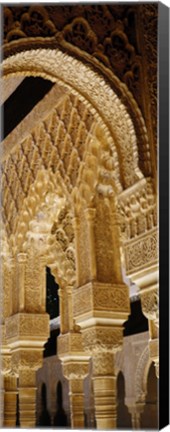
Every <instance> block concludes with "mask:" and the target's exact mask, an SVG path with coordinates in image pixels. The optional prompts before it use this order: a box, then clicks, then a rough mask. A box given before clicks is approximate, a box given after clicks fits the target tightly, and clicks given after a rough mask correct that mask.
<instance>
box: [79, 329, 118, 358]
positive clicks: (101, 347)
mask: <svg viewBox="0 0 170 432" xmlns="http://www.w3.org/2000/svg"><path fill="white" fill-rule="evenodd" d="M121 343H122V329H121V328H120V327H119V328H114V327H109V326H103V327H102V326H96V327H95V328H88V329H86V330H84V331H83V344H84V347H85V349H86V350H88V351H90V352H101V351H108V350H110V351H111V352H114V351H115V350H117V349H118V348H120V345H121Z"/></svg>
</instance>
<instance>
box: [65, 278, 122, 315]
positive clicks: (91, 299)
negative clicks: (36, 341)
mask: <svg viewBox="0 0 170 432" xmlns="http://www.w3.org/2000/svg"><path fill="white" fill-rule="evenodd" d="M128 289H129V288H128V287H127V286H126V285H123V284H122V286H121V285H119V284H118V285H114V284H107V283H100V282H91V283H88V284H86V285H84V286H82V287H79V288H75V289H74V290H73V311H74V316H79V315H84V314H86V313H89V314H90V315H91V316H93V313H94V314H96V313H97V311H107V312H109V311H110V312H113V313H114V312H124V313H128V312H129V294H128Z"/></svg>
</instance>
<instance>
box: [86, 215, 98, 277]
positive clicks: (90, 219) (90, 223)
mask: <svg viewBox="0 0 170 432" xmlns="http://www.w3.org/2000/svg"><path fill="white" fill-rule="evenodd" d="M95 216H96V209H94V208H87V209H86V210H85V218H86V221H87V234H88V242H89V262H90V268H89V272H90V280H94V279H96V275H97V268H96V252H95V236H94V225H95Z"/></svg>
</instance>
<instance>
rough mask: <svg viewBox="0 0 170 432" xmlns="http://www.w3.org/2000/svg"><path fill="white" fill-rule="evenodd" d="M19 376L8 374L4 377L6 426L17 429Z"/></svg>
mask: <svg viewBox="0 0 170 432" xmlns="http://www.w3.org/2000/svg"><path fill="white" fill-rule="evenodd" d="M17 393H18V391H17V376H16V375H15V374H12V373H11V374H8V375H5V376H4V426H5V427H13V428H15V427H16V409H17Z"/></svg>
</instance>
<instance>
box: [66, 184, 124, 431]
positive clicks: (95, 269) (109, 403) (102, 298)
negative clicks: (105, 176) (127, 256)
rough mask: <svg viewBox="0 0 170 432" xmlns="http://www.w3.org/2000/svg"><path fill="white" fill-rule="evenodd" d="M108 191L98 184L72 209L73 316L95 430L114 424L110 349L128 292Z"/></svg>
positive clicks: (118, 337) (115, 345) (119, 337)
mask: <svg viewBox="0 0 170 432" xmlns="http://www.w3.org/2000/svg"><path fill="white" fill-rule="evenodd" d="M100 186H101V185H100ZM110 190H111V189H110V188H109V187H108V186H106V187H103V188H102V186H101V187H98V193H97V194H96V195H95V199H94V200H92V197H93V194H92V195H91V196H90V193H89V195H88V197H89V200H88V205H87V207H86V208H85V205H84V204H82V208H80V206H79V207H77V209H76V214H78V217H77V218H76V219H77V220H78V221H79V224H78V223H77V225H78V227H79V231H77V233H78V234H79V237H78V235H77V238H76V257H77V259H78V264H79V272H78V274H77V286H76V287H75V288H74V289H73V316H74V318H75V319H76V322H77V323H78V324H79V325H80V326H81V332H82V336H83V345H84V350H85V352H86V353H87V354H89V356H92V364H93V372H92V379H93V390H94V402H95V415H96V424H97V428H98V429H114V428H116V376H115V368H114V353H115V352H116V351H117V349H119V348H120V347H121V344H122V341H123V323H124V321H126V320H127V318H128V314H129V310H130V307H129V306H130V305H129V290H128V287H127V286H126V285H125V284H124V283H123V280H122V274H121V261H120V245H119V233H118V221H117V215H116V211H115V206H114V198H113V193H112V199H111V198H109V197H110V196H111V195H110ZM112 192H113V191H112ZM92 201H93V206H92V208H89V207H90V205H92ZM83 206H84V207H83ZM93 207H94V208H93ZM76 273H77V268H76Z"/></svg>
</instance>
